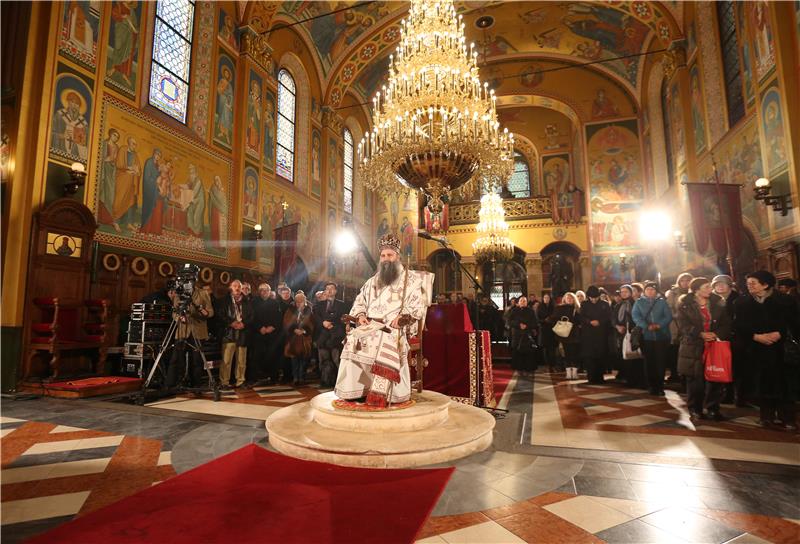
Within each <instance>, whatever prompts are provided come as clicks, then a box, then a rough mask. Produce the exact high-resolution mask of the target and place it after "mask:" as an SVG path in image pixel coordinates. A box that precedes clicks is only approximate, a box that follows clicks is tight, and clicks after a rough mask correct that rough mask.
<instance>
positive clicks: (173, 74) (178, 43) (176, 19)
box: [150, 0, 194, 123]
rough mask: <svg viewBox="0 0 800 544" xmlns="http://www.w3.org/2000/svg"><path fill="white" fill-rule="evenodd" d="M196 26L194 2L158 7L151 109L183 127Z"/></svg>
mask: <svg viewBox="0 0 800 544" xmlns="http://www.w3.org/2000/svg"><path fill="white" fill-rule="evenodd" d="M193 26H194V2H193V1H192V0H159V2H158V4H156V21H155V27H154V30H153V63H152V67H151V69H150V105H151V106H155V107H156V108H158V109H160V110H161V111H163V112H164V113H166V114H167V115H169V116H171V117H174V118H175V119H177V120H178V121H180V122H181V123H185V122H186V107H187V104H188V103H189V100H188V99H189V72H190V68H191V65H192V27H193Z"/></svg>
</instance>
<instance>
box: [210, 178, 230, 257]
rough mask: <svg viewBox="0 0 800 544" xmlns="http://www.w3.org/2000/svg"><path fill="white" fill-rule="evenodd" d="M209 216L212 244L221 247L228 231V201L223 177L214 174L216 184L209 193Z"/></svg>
mask: <svg viewBox="0 0 800 544" xmlns="http://www.w3.org/2000/svg"><path fill="white" fill-rule="evenodd" d="M208 201H209V202H208V216H209V225H210V227H211V229H210V230H211V245H212V246H213V247H219V246H220V241H221V240H222V239H223V238H222V237H223V235H224V234H225V232H226V213H227V208H226V206H227V203H226V201H225V188H224V187H223V186H222V179H220V177H219V176H214V184H213V185H212V186H211V190H210V191H209V193H208Z"/></svg>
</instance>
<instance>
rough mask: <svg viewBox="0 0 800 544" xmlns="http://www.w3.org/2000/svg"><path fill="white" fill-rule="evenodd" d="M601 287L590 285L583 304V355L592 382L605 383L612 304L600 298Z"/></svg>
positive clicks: (581, 316)
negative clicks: (604, 375)
mask: <svg viewBox="0 0 800 544" xmlns="http://www.w3.org/2000/svg"><path fill="white" fill-rule="evenodd" d="M600 294H601V293H600V289H599V288H598V287H597V286H596V285H590V286H589V288H588V289H587V290H586V297H587V298H588V300H586V301H585V302H584V303H583V304H581V312H580V323H581V356H582V357H583V359H584V361H585V363H586V372H587V377H588V378H589V383H590V384H601V383H603V381H604V380H603V374H604V371H605V368H606V357H607V354H608V335H609V333H610V332H611V306H609V304H608V302H605V301H604V300H600Z"/></svg>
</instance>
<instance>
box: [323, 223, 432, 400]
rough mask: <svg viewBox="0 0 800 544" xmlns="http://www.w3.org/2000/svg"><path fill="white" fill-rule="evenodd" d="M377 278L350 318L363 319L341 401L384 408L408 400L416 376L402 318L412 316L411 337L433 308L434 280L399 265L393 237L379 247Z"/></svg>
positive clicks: (340, 384) (342, 370) (349, 350)
mask: <svg viewBox="0 0 800 544" xmlns="http://www.w3.org/2000/svg"><path fill="white" fill-rule="evenodd" d="M378 245H379V247H380V252H381V253H380V264H379V266H378V272H377V273H376V274H375V275H374V276H373V277H371V278H369V279H368V280H367V281H366V283H364V285H363V286H362V287H361V291H360V292H359V293H358V296H356V300H355V302H354V303H353V308H352V309H351V310H350V315H351V316H353V317H356V318H357V319H358V327H356V328H354V329H353V330H351V331H350V332H349V333H348V335H347V340H346V342H345V345H344V349H343V351H342V355H341V361H340V363H339V374H338V377H337V379H336V389H335V392H336V396H338V397H339V398H341V399H345V400H361V399H363V398H364V397H366V403H367V404H368V405H371V406H379V407H385V406H387V405H388V404H396V403H401V402H405V401H407V400H409V398H410V397H411V375H410V373H409V368H408V341H407V340H406V335H405V331H406V327H401V326H400V323H399V322H400V319H399V318H400V316H401V315H402V316H408V318H409V319H408V320H409V321H411V323H412V324H411V325H410V326H409V327H408V328H410V329H411V330H410V332H411V333H412V334H413V333H415V332H416V330H415V329H416V326H417V322H418V321H419V320H420V319H422V317H423V316H424V315H425V312H426V311H427V308H428V306H429V305H430V302H431V298H430V297H431V294H430V291H431V287H432V283H433V282H432V281H431V279H432V278H431V277H430V276H433V275H432V274H430V273H428V272H418V271H414V270H406V269H405V267H403V265H402V264H401V263H400V240H399V239H398V238H397V237H396V236H394V235H393V234H388V235H386V236H384V237H382V238H381V239H380V240H379V241H378Z"/></svg>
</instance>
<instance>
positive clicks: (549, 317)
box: [477, 270, 800, 431]
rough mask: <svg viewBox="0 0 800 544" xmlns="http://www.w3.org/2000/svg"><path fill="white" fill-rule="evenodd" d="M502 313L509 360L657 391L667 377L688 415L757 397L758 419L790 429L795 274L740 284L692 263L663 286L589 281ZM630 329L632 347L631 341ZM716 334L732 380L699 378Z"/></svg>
mask: <svg viewBox="0 0 800 544" xmlns="http://www.w3.org/2000/svg"><path fill="white" fill-rule="evenodd" d="M482 305H483V301H482ZM482 305H479V306H478V309H477V311H481V308H482ZM485 313H486V321H485V323H487V324H488V323H492V319H493V318H494V316H496V315H497V312H490V311H489V310H488V308H487V309H485ZM502 322H503V325H504V327H505V330H506V335H507V338H508V340H509V345H510V348H511V351H512V358H511V364H512V367H513V368H514V369H515V370H518V371H521V372H533V371H534V370H535V369H536V368H537V366H540V365H541V366H544V367H546V368H547V369H548V370H549V371H550V372H562V371H563V372H564V373H565V377H566V379H567V380H575V379H579V378H580V377H581V376H584V375H585V379H586V380H587V381H588V383H589V384H602V383H604V381H605V380H606V379H607V378H608V379H612V375H613V380H614V381H615V382H621V383H624V384H626V386H628V387H630V388H638V389H643V390H647V391H648V392H649V393H650V394H651V395H658V396H663V395H664V394H665V393H664V388H665V385H669V384H674V387H675V388H678V389H679V390H683V391H684V392H685V394H686V402H687V405H688V409H689V413H690V415H691V417H692V418H693V419H695V420H701V419H713V420H717V421H721V420H724V419H726V416H725V414H724V413H723V410H722V408H721V405H722V404H731V405H735V406H738V407H744V406H751V405H754V404H755V405H757V406H758V408H759V410H760V417H759V424H760V425H762V426H765V427H767V426H769V427H773V426H778V427H781V428H785V429H788V430H793V431H794V430H797V426H796V418H795V401H796V400H797V395H798V390H799V389H800V348H798V340H800V298H799V297H798V294H797V283H796V282H795V281H794V280H791V279H783V280H781V281H780V282H776V279H775V276H774V275H772V274H771V273H770V272H767V271H764V270H761V271H757V272H753V273H751V274H748V275H747V292H746V293H740V292H738V291H737V289H736V286H735V284H734V282H733V280H732V278H731V277H730V276H727V275H718V276H715V277H713V278H712V279H708V278H705V277H693V276H692V275H691V274H689V273H682V274H680V275H679V276H678V278H677V281H676V283H675V285H674V286H672V287H671V288H670V289H669V290H668V291H667V292H666V293H662V292H660V290H659V286H658V284H657V283H656V282H652V281H647V282H643V283H632V284H626V285H622V286H621V287H620V288H619V290H617V291H615V292H614V293H609V292H608V291H606V290H605V289H603V288H602V287H598V286H594V285H592V286H589V287H588V288H587V289H586V291H581V290H578V291H574V292H567V293H564V294H563V295H562V296H561V297H559V298H558V300H554V299H553V298H552V297H551V296H550V294H549V293H546V294H544V295H542V297H541V298H537V297H535V296H534V295H531V296H528V297H526V296H521V297H518V298H517V299H512V300H511V301H510V303H509V305H508V307H507V308H505V309H504V311H503V313H502ZM487 328H488V327H487ZM633 336H637V337H638V338H639V341H638V342H637V343H638V346H636V347H637V348H638V349H632V347H631V346H630V345H629V342H630V340H631V339H632V337H633ZM626 337H627V340H626ZM716 341H727V342H729V343H730V344H729V345H730V352H731V354H732V357H731V359H732V380H733V381H732V382H731V383H723V382H718V381H709V380H706V378H705V363H704V353H705V352H706V350H708V349H710V347H712V346H709V344H710V343H711V342H716Z"/></svg>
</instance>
